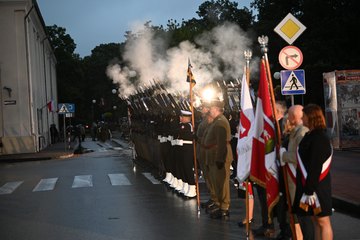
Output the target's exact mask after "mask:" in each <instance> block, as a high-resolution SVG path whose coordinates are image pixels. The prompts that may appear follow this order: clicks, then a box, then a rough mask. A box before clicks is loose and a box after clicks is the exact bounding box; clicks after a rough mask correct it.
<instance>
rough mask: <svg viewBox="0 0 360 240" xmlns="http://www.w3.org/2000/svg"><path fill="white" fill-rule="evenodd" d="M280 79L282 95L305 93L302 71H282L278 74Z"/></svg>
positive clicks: (303, 72)
mask: <svg viewBox="0 0 360 240" xmlns="http://www.w3.org/2000/svg"><path fill="white" fill-rule="evenodd" d="M280 77H281V93H282V95H299V94H305V93H306V89H305V71H304V70H302V69H297V70H292V71H291V70H283V71H281V72H280Z"/></svg>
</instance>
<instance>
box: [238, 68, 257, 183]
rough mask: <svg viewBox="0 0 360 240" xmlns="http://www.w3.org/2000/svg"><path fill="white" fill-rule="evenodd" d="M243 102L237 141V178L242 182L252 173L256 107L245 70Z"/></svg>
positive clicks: (242, 84)
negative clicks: (252, 126)
mask: <svg viewBox="0 0 360 240" xmlns="http://www.w3.org/2000/svg"><path fill="white" fill-rule="evenodd" d="M240 96H241V102H240V108H241V112H240V124H239V136H238V137H239V139H238V143H237V153H238V164H237V178H238V180H239V181H240V182H243V181H245V180H246V178H247V177H248V176H249V173H250V162H251V148H252V138H253V134H252V133H253V129H254V128H251V123H252V122H254V108H253V104H252V102H251V97H250V90H249V86H248V84H247V81H246V74H245V72H244V75H243V78H242V81H241V95H240Z"/></svg>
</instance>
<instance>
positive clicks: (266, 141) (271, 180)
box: [250, 60, 279, 236]
mask: <svg viewBox="0 0 360 240" xmlns="http://www.w3.org/2000/svg"><path fill="white" fill-rule="evenodd" d="M274 122H275V119H274V117H273V110H272V106H271V99H270V93H269V83H268V78H267V75H266V68H265V61H264V60H262V61H261V64H260V81H259V90H258V98H257V104H256V112H255V122H254V137H253V142H252V154H251V165H250V179H251V180H253V181H254V182H256V184H257V185H258V186H259V187H258V194H259V198H260V204H262V206H261V208H262V211H261V212H262V218H263V219H262V227H261V228H260V229H258V231H255V235H265V236H272V235H273V234H274V232H275V230H274V227H273V223H272V217H271V216H272V209H273V207H274V206H275V204H276V203H277V201H278V199H279V180H278V175H279V174H278V165H277V164H276V152H275V124H274ZM262 190H263V191H262ZM265 203H266V206H264V205H265ZM266 215H267V216H266Z"/></svg>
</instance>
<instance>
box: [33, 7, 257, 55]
mask: <svg viewBox="0 0 360 240" xmlns="http://www.w3.org/2000/svg"><path fill="white" fill-rule="evenodd" d="M37 2H38V5H39V7H40V11H41V14H42V16H43V18H44V21H45V24H46V25H47V26H51V25H54V24H56V25H58V26H59V27H63V28H65V29H66V32H67V33H68V34H70V36H71V37H72V38H73V39H74V41H75V43H76V46H77V47H76V49H75V52H76V53H78V54H80V56H81V57H85V56H89V55H90V54H91V50H92V49H94V48H95V47H96V46H98V45H100V44H106V43H120V42H123V41H124V35H125V32H126V31H128V30H131V29H132V28H133V26H134V25H136V24H143V23H145V22H147V21H151V22H152V25H155V26H159V25H164V26H166V24H167V21H168V20H169V19H175V20H177V21H178V22H181V21H182V19H184V20H188V19H191V18H193V17H195V18H198V15H197V14H196V11H197V10H198V7H199V5H200V4H201V3H202V2H204V1H203V0H182V1H179V0H61V1H59V0H37ZM235 2H238V4H239V6H238V7H239V8H243V7H244V6H246V7H248V8H250V6H249V3H250V0H237V1H235Z"/></svg>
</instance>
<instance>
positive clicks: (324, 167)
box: [296, 148, 333, 215]
mask: <svg viewBox="0 0 360 240" xmlns="http://www.w3.org/2000/svg"><path fill="white" fill-rule="evenodd" d="M296 152H297V154H296V158H297V162H298V168H299V169H300V172H301V175H302V176H301V182H302V184H303V186H304V185H305V181H306V178H307V171H306V169H305V166H304V163H303V162H302V160H301V157H300V154H299V148H298V149H297V151H296ZM332 156H333V149H332V148H331V154H330V157H329V158H328V159H326V161H325V162H324V163H323V165H322V169H321V173H320V176H319V182H321V181H322V180H323V179H324V178H325V177H326V176H327V175H328V173H329V171H330V164H331V161H332ZM313 194H314V196H315V203H314V204H312V205H311V206H310V207H312V208H313V212H314V214H315V215H317V214H319V213H320V212H321V206H320V202H319V198H318V196H317V194H316V193H315V192H314V193H313ZM299 206H300V208H302V209H303V210H304V211H306V212H307V211H308V210H309V204H308V202H307V199H306V195H305V193H303V195H302V197H301V199H300V204H299Z"/></svg>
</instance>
